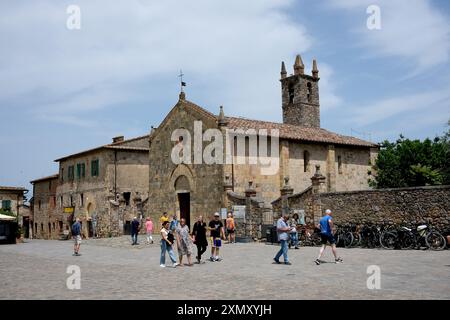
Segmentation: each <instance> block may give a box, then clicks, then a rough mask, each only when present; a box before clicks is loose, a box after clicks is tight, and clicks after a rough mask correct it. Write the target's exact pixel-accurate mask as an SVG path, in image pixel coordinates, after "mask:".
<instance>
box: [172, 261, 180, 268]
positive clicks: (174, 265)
mask: <svg viewBox="0 0 450 320" xmlns="http://www.w3.org/2000/svg"><path fill="white" fill-rule="evenodd" d="M179 265H180V264H179V263H178V262H176V263H174V264H173V266H172V268H176V267H178V266H179Z"/></svg>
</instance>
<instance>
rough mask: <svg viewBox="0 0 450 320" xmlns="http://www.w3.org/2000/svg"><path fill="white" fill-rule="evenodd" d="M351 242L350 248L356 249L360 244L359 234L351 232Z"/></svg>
mask: <svg viewBox="0 0 450 320" xmlns="http://www.w3.org/2000/svg"><path fill="white" fill-rule="evenodd" d="M352 235H353V241H352V244H351V246H352V247H358V246H359V245H360V244H361V234H360V233H359V232H352Z"/></svg>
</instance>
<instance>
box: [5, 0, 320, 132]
mask: <svg viewBox="0 0 450 320" xmlns="http://www.w3.org/2000/svg"><path fill="white" fill-rule="evenodd" d="M69 4H72V3H69V2H64V1H58V2H54V1H39V3H37V2H27V3H26V4H21V5H11V4H8V5H6V4H0V11H1V12H2V16H3V17H5V18H6V17H7V19H1V20H0V39H2V41H3V43H4V44H3V45H2V47H3V49H2V51H1V52H0V101H16V102H17V101H20V100H21V99H24V98H27V101H28V100H30V97H33V96H34V95H36V96H38V97H40V99H36V101H35V102H34V103H33V104H32V105H31V106H28V107H29V108H32V109H33V110H34V111H35V114H36V113H37V114H39V115H40V117H41V118H42V117H43V118H45V119H55V120H56V119H57V120H62V119H65V121H66V122H67V123H72V124H77V123H80V122H79V120H80V119H81V118H80V117H78V114H80V113H83V112H84V113H85V112H87V111H89V110H94V109H99V108H106V107H108V106H110V105H111V104H114V103H117V102H124V101H129V102H130V103H131V102H132V101H133V99H135V98H136V97H137V96H142V94H143V92H142V91H139V90H138V89H135V90H130V89H126V88H129V87H130V84H133V83H138V82H139V81H141V83H142V82H144V81H148V82H149V85H151V83H154V82H158V81H160V79H167V78H168V77H172V78H173V81H174V83H176V82H177V81H178V79H177V78H176V75H177V72H178V70H179V68H180V67H182V68H183V70H184V72H185V73H186V78H187V79H188V84H189V86H191V87H190V88H188V97H189V90H194V88H195V90H198V91H197V93H194V94H193V96H201V97H202V99H204V100H206V101H209V102H210V103H213V104H216V105H219V104H222V103H226V104H227V105H228V106H229V109H231V110H234V111H239V110H240V109H243V108H246V110H253V112H255V111H258V112H260V113H262V114H265V115H266V117H270V116H272V115H275V111H274V110H276V113H277V114H281V111H280V108H277V107H278V106H279V105H280V100H281V98H280V93H279V88H278V77H279V67H280V61H281V60H282V58H290V59H293V57H294V55H295V53H298V52H304V51H306V50H308V49H309V48H310V47H311V41H312V40H311V37H310V36H309V35H308V34H307V32H306V30H305V28H304V27H303V26H301V25H299V24H296V23H294V22H293V21H292V19H291V18H290V17H288V15H287V14H286V13H285V10H286V9H289V8H290V6H291V5H292V1H288V0H282V1H279V0H264V1H261V0H252V1H245V2H244V1H240V0H229V1H220V2H219V1H209V0H197V1H190V2H180V1H175V0H169V1H151V2H149V1H145V2H144V1H138V0H131V1H130V0H127V1H115V2H114V5H107V2H106V1H104V2H93V1H83V0H79V1H76V4H77V5H79V6H80V8H81V30H73V31H70V30H68V29H66V19H67V17H68V15H67V13H66V8H67V6H68V5H69ZM324 73H325V72H324ZM192 81H197V87H195V85H196V84H195V83H192ZM200 83H201V84H202V87H199V84H200ZM169 91H170V90H167V91H166V92H164V90H163V91H162V92H158V94H159V95H164V94H166V95H167V94H169ZM199 91H201V92H199ZM275 92H276V93H275ZM213 94H214V95H213ZM267 97H271V98H269V99H267ZM174 98H175V97H174ZM168 107H169V106H168ZM43 114H44V115H43ZM81 123H82V122H81Z"/></svg>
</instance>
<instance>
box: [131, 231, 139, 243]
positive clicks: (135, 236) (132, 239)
mask: <svg viewBox="0 0 450 320" xmlns="http://www.w3.org/2000/svg"><path fill="white" fill-rule="evenodd" d="M137 239H138V234H137V233H136V234H132V235H131V241H132V243H133V244H137Z"/></svg>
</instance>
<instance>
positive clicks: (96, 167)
mask: <svg viewBox="0 0 450 320" xmlns="http://www.w3.org/2000/svg"><path fill="white" fill-rule="evenodd" d="M99 171H100V162H99V160H92V162H91V176H92V177H98V176H99Z"/></svg>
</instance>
